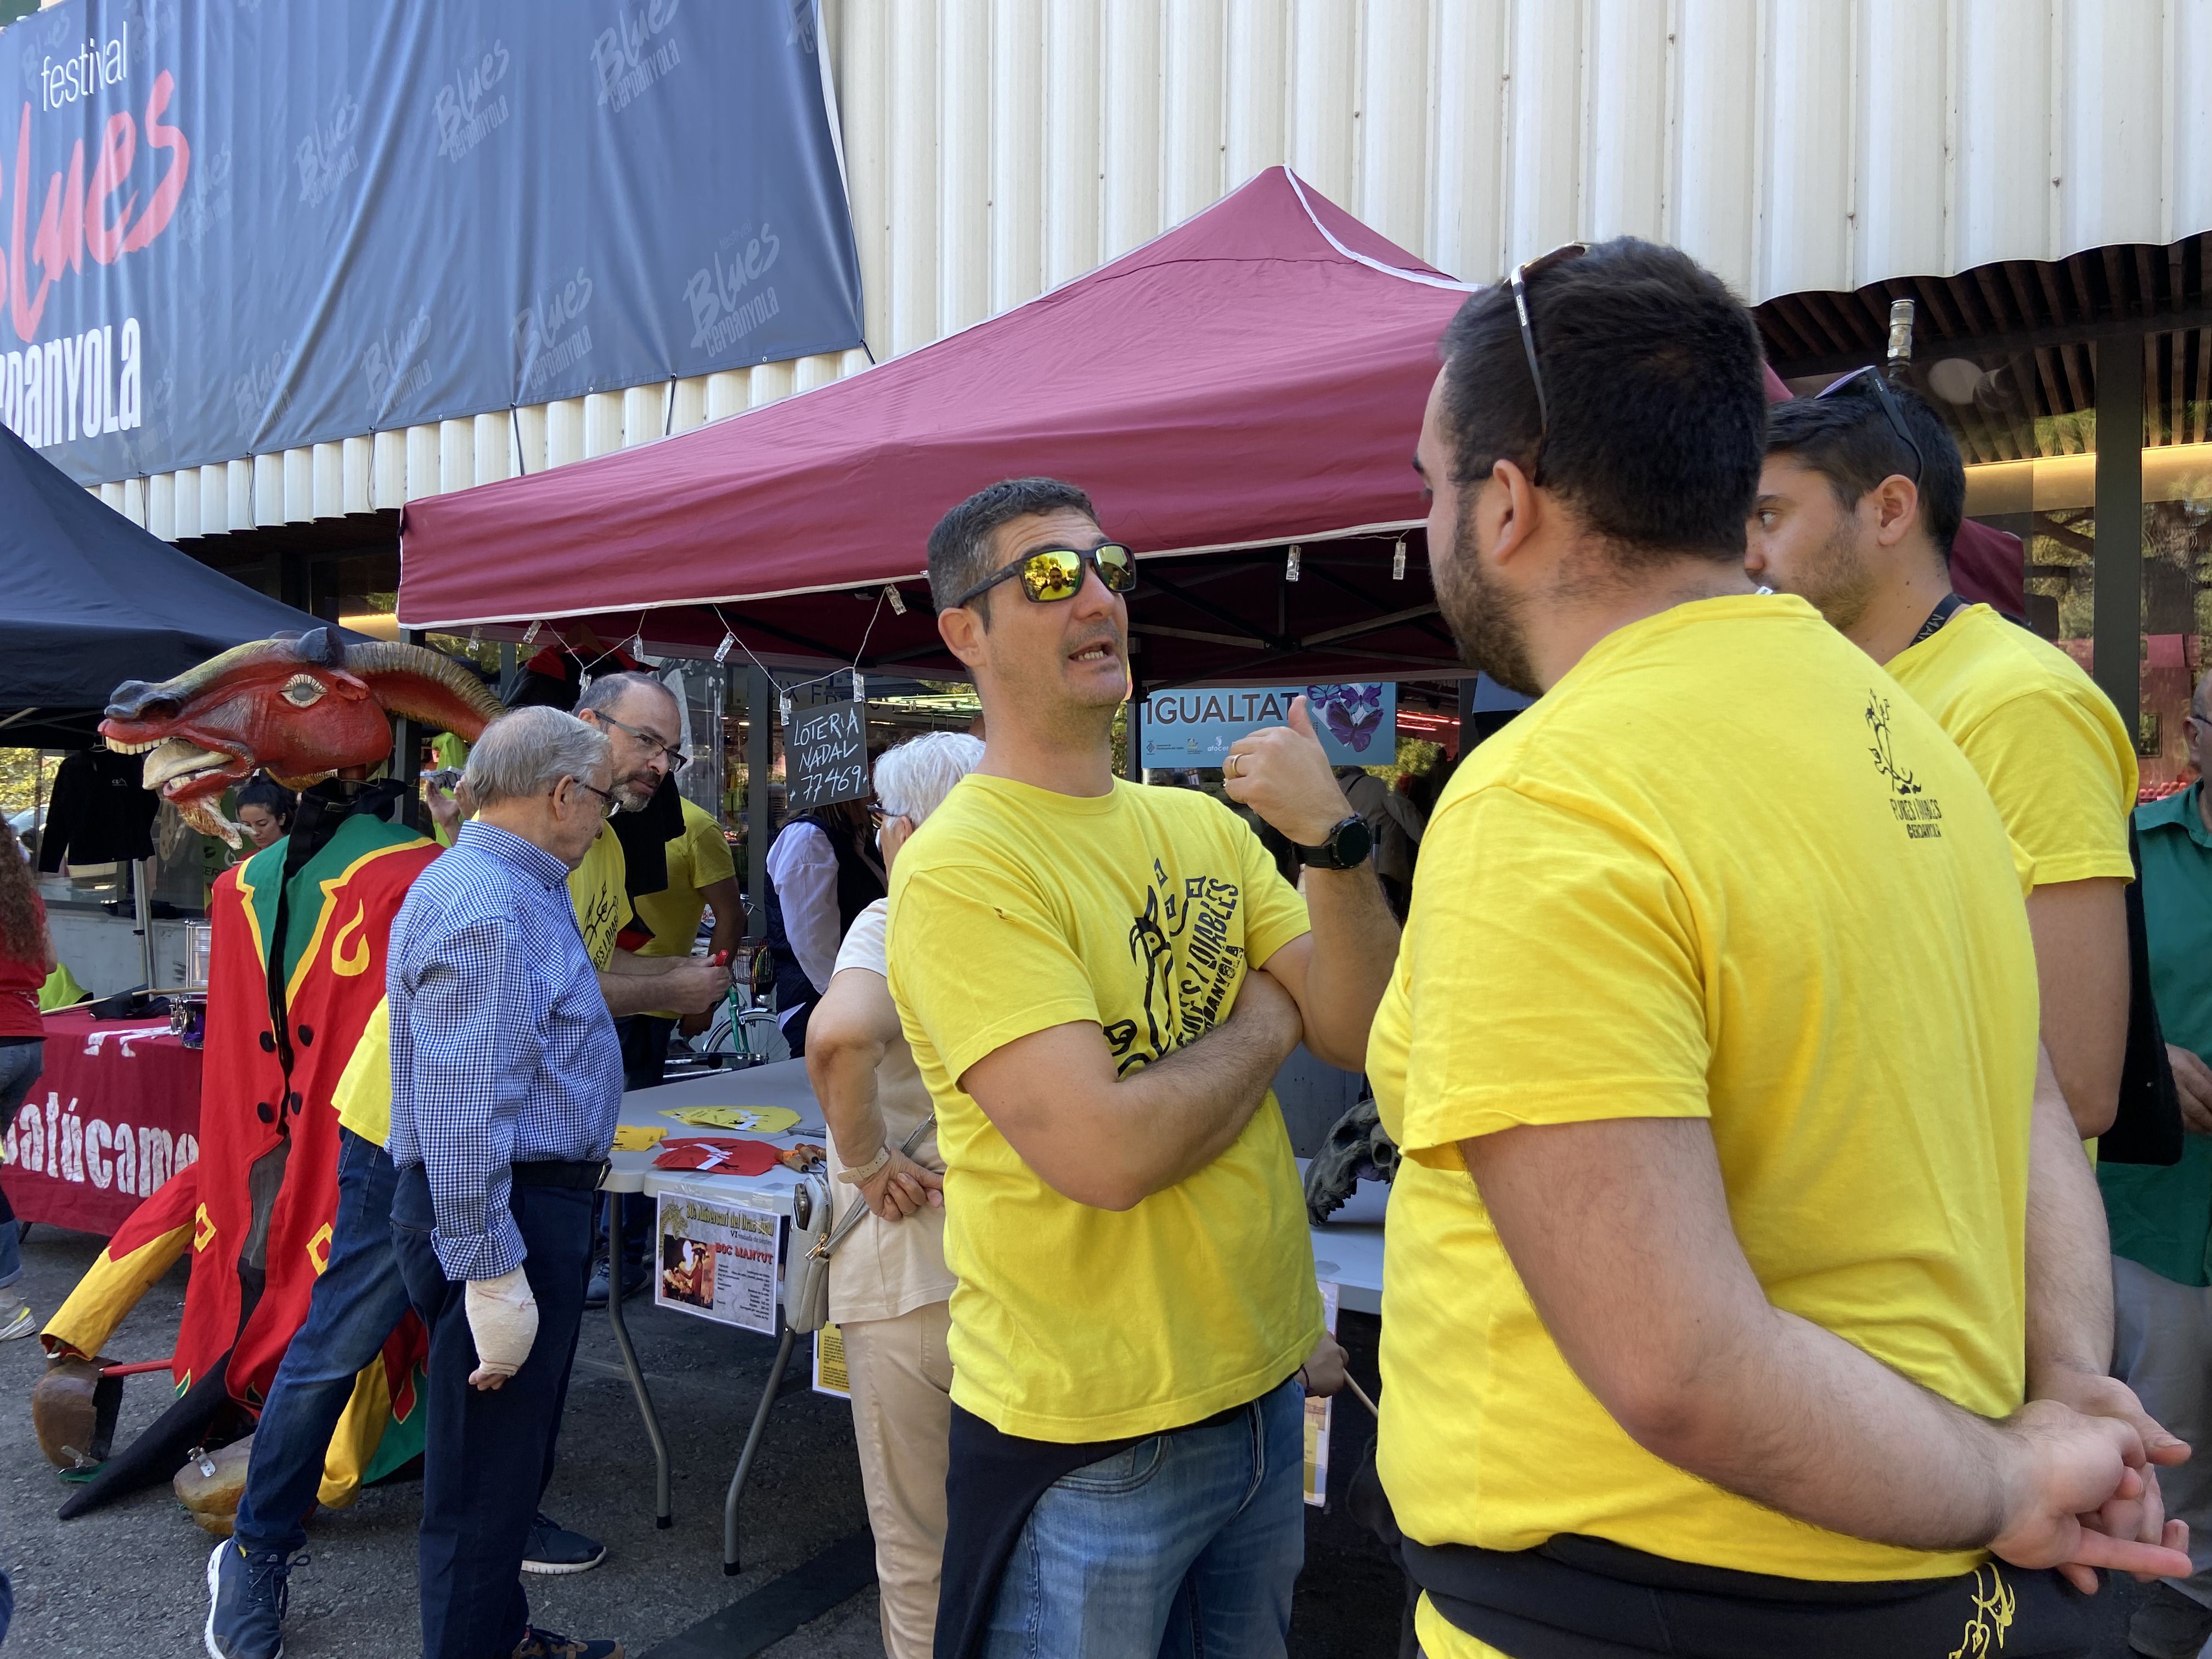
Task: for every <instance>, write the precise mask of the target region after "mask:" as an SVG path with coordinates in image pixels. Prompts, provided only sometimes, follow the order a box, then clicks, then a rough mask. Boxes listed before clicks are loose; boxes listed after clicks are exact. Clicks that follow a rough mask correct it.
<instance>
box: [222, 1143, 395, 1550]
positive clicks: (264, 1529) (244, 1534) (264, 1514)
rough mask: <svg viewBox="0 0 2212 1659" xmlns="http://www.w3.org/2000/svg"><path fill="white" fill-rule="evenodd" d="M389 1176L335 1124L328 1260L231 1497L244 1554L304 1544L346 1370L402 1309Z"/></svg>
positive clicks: (384, 1164) (375, 1149)
mask: <svg viewBox="0 0 2212 1659" xmlns="http://www.w3.org/2000/svg"><path fill="white" fill-rule="evenodd" d="M394 1179H395V1172H394V1170H392V1160H391V1158H389V1157H387V1156H386V1153H385V1151H384V1148H383V1147H381V1146H376V1145H374V1143H373V1142H370V1141H368V1140H364V1139H362V1138H361V1136H359V1135H357V1134H355V1133H353V1132H352V1131H351V1130H349V1129H341V1130H339V1131H338V1212H337V1219H336V1220H335V1221H333V1222H332V1223H331V1254H330V1261H329V1264H328V1265H327V1266H326V1267H325V1268H324V1269H323V1276H322V1277H321V1278H320V1279H317V1280H316V1281H315V1290H314V1295H313V1297H312V1299H310V1300H309V1302H308V1304H307V1318H306V1320H305V1321H303V1322H301V1326H300V1328H299V1329H298V1330H297V1331H295V1333H293V1336H292V1341H291V1344H290V1346H288V1347H287V1348H286V1349H285V1350H284V1359H283V1364H280V1365H278V1366H277V1367H276V1381H275V1382H273V1383H270V1387H269V1401H268V1403H267V1404H266V1405H264V1406H263V1407H262V1408H261V1421H260V1424H259V1425H258V1426H257V1427H256V1428H255V1430H254V1431H253V1457H252V1462H250V1463H248V1464H247V1465H246V1492H245V1495H244V1496H243V1497H241V1498H240V1499H239V1500H238V1534H237V1536H238V1542H239V1547H240V1548H241V1549H243V1550H245V1551H246V1552H247V1553H259V1552H261V1551H264V1550H282V1551H283V1552H284V1553H286V1554H288V1555H289V1554H290V1553H292V1552H293V1551H295V1550H296V1549H298V1548H299V1547H300V1546H301V1545H302V1544H304V1543H306V1542H307V1531H306V1528H304V1527H303V1526H302V1525H301V1522H304V1521H305V1520H306V1519H307V1514H308V1512H309V1511H310V1510H313V1508H314V1507H315V1489H316V1488H317V1487H318V1486H320V1485H321V1484H322V1478H323V1459H324V1454H325V1452H326V1451H327V1450H328V1449H329V1448H330V1443H331V1431H332V1430H334V1429H336V1428H337V1423H338V1419H339V1418H340V1417H341V1416H343V1414H344V1412H345V1407H346V1401H348V1400H349V1399H350V1398H352V1396H353V1388H354V1379H355V1377H356V1376H358V1375H359V1374H360V1372H361V1369H362V1367H363V1366H364V1365H366V1364H368V1363H369V1361H371V1360H372V1359H374V1358H376V1356H377V1354H378V1353H379V1352H380V1351H381V1350H382V1348H383V1346H384V1341H385V1339H386V1337H388V1336H390V1335H391V1334H392V1328H394V1327H395V1326H397V1325H398V1323H399V1321H400V1317H401V1316H403V1315H404V1314H405V1313H406V1311H407V1286H406V1285H405V1283H404V1281H403V1280H402V1279H400V1277H399V1257H398V1255H397V1254H396V1253H395V1252H394V1251H393V1249H392V1183H393V1181H394Z"/></svg>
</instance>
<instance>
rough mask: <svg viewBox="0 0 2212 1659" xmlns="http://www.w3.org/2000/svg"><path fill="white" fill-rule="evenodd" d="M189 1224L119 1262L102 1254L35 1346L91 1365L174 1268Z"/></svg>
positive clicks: (188, 1233)
mask: <svg viewBox="0 0 2212 1659" xmlns="http://www.w3.org/2000/svg"><path fill="white" fill-rule="evenodd" d="M191 1237H192V1230H191V1225H189V1224H187V1225H184V1226H181V1227H173V1228H171V1229H170V1230H169V1231H167V1232H166V1233H161V1234H158V1235H156V1236H155V1237H152V1238H149V1239H148V1240H147V1241H146V1242H145V1243H143V1244H141V1245H140V1246H139V1247H138V1248H137V1249H135V1250H133V1251H131V1254H130V1255H126V1256H125V1257H124V1258H123V1259H122V1260H121V1261H117V1260H115V1259H114V1258H113V1257H112V1256H111V1255H108V1254H107V1252H106V1251H105V1250H102V1251H101V1252H100V1259H99V1260H98V1261H94V1263H93V1264H92V1266H91V1267H90V1268H89V1269H88V1271H87V1272H86V1273H85V1276H84V1277H83V1278H82V1279H79V1280H77V1282H76V1289H75V1290H73V1291H70V1293H69V1299H68V1300H67V1301H65V1302H64V1303H63V1304H62V1305H61V1306H60V1307H59V1308H58V1309H56V1310H54V1316H53V1317H52V1319H50V1320H48V1321H47V1322H46V1328H45V1329H44V1330H42V1331H40V1333H39V1340H40V1343H42V1344H43V1345H44V1346H45V1348H46V1352H48V1353H49V1354H74V1355H75V1356H76V1357H77V1358H80V1359H89V1358H92V1357H93V1356H94V1354H96V1353H98V1352H100V1350H101V1349H102V1348H104V1347H106V1346H107V1339H108V1338H109V1337H110V1336H112V1335H113V1334H115V1328H116V1327H117V1326H118V1325H119V1324H121V1323H122V1322H123V1316H125V1314H127V1313H129V1312H130V1311H131V1309H133V1308H135V1307H137V1305H138V1299H139V1298H140V1297H143V1296H144V1295H145V1294H146V1291H147V1288H148V1287H149V1285H152V1284H153V1282H154V1281H155V1279H159V1278H160V1277H161V1275H162V1274H163V1273H167V1272H168V1271H169V1269H170V1267H173V1266H174V1265H175V1262H176V1260H177V1258H178V1257H179V1256H180V1255H183V1254H184V1253H185V1245H186V1244H187V1243H190V1242H191Z"/></svg>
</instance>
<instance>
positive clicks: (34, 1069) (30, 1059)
mask: <svg viewBox="0 0 2212 1659" xmlns="http://www.w3.org/2000/svg"><path fill="white" fill-rule="evenodd" d="M45 1070H46V1044H45V1043H43V1042H10V1043H7V1044H4V1045H0V1133H6V1131H7V1127H8V1126H9V1124H10V1123H12V1122H14V1121H15V1113H16V1111H17V1109H19V1108H20V1107H21V1105H22V1103H23V1097H24V1096H26V1095H27V1094H29V1093H30V1092H31V1085H33V1083H36V1082H37V1081H38V1080H39V1073H41V1072H43V1071H45ZM22 1231H23V1230H22V1229H21V1227H18V1226H17V1225H15V1211H13V1210H11V1209H9V1207H8V1194H5V1193H0V1291H4V1290H6V1289H7V1288H8V1287H9V1285H13V1284H14V1283H15V1281H16V1280H17V1279H21V1277H22V1276H23V1253H22V1250H21V1247H20V1245H19V1244H18V1243H17V1241H18V1240H19V1239H20V1238H21V1236H22ZM14 1313H15V1310H14V1309H13V1308H0V1320H4V1319H7V1318H9V1317H11V1316H13V1315H14Z"/></svg>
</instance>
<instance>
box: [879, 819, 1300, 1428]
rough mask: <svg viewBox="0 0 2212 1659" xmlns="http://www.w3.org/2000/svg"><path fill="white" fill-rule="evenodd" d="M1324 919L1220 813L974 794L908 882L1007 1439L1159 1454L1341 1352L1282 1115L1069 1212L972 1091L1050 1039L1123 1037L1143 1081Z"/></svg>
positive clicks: (909, 988) (983, 1385)
mask: <svg viewBox="0 0 2212 1659" xmlns="http://www.w3.org/2000/svg"><path fill="white" fill-rule="evenodd" d="M1307 931H1308V923H1307V920H1306V908H1305V902H1304V900H1303V899H1301V898H1300V897H1299V896H1298V895H1297V891H1296V890H1294V889H1293V888H1291V886H1290V885H1289V884H1287V883H1286V882H1285V881H1284V880H1283V878H1282V877H1281V876H1280V875H1279V874H1277V873H1276V871H1275V867H1274V864H1273V860H1270V859H1269V858H1268V856H1267V853H1266V851H1265V850H1264V849H1262V848H1261V845H1260V842H1259V840H1258V838H1257V837H1255V836H1254V835H1253V834H1252V832H1251V831H1250V830H1249V829H1247V828H1246V827H1245V826H1244V824H1243V823H1242V822H1241V821H1240V820H1239V819H1237V817H1235V816H1234V815H1233V814H1231V812H1230V811H1228V809H1227V808H1225V807H1224V806H1223V805H1221V804H1220V803H1219V802H1218V801H1215V800H1212V799H1209V798H1208V797H1206V796H1205V795H1202V794H1200V793H1197V792H1195V791H1194V790H1188V789H1153V788H1147V787H1145V786H1144V785H1142V784H1132V783H1121V782H1117V783H1116V784H1115V786H1114V788H1113V791H1112V793H1109V794H1105V795H1099V796H1090V797H1083V796H1071V795H1061V794H1055V793H1052V792H1051V791H1048V790H1044V789H1038V788H1034V787H1030V786H1029V785H1027V784H1021V783H1015V782H1012V781H1008V780H1006V779H1004V778H992V777H981V776H976V775H970V776H969V777H967V778H965V779H963V780H962V781H961V782H960V784H959V785H958V787H956V788H955V789H954V790H953V791H952V793H951V794H950V795H949V796H947V797H946V798H945V804H944V805H942V806H940V807H939V808H938V809H937V811H934V812H933V813H931V814H930V816H929V819H928V821H927V823H924V824H923V825H922V827H921V829H919V830H918V831H916V832H915V837H914V839H913V840H912V841H910V842H908V843H907V845H906V847H905V848H903V849H902V851H901V852H900V854H899V856H898V861H897V864H896V866H895V867H894V869H893V871H892V872H891V893H890V955H889V966H890V975H889V977H890V987H891V994H892V996H893V997H894V999H895V1000H896V1001H897V1003H898V1007H899V1015H900V1019H901V1022H902V1024H903V1026H904V1028H905V1030H906V1036H907V1041H908V1043H909V1044H911V1045H912V1047H913V1049H914V1055H915V1061H916V1062H917V1063H918V1064H919V1065H920V1066H921V1074H922V1078H923V1080H924V1081H925V1082H927V1085H929V1092H930V1095H931V1097H932V1098H933V1100H934V1101H935V1102H936V1104H937V1142H938V1148H939V1152H941V1154H942V1155H943V1157H944V1159H945V1170H946V1174H945V1260H946V1261H947V1263H948V1264H949V1265H950V1266H951V1268H952V1271H953V1272H954V1273H957V1275H958V1276H959V1284H958V1286H957V1288H956V1289H955V1290H954V1291H953V1292H952V1336H951V1357H952V1370H953V1376H952V1397H953V1399H955V1400H956V1401H958V1402H959V1403H960V1404H961V1406H962V1407H964V1408H965V1409H967V1410H969V1411H971V1412H973V1413H975V1415H977V1416H978V1417H981V1418H982V1419H984V1420H985V1421H986V1422H987V1423H989V1424H991V1425H993V1426H994V1427H995V1428H997V1429H998V1430H999V1431H1000V1432H1001V1433H1004V1434H1009V1435H1018V1436H1020V1437H1024V1438H1025V1439H1031V1440H1051V1441H1059V1442H1063V1443H1064V1442H1069V1441H1085V1440H1111V1439H1117V1438H1120V1437H1123V1436H1127V1435H1144V1434H1153V1433H1158V1432H1159V1431H1163V1430H1166V1429H1173V1428H1179V1427H1182V1425H1185V1424H1188V1423H1194V1422H1197V1421H1198V1420H1199V1419H1201V1418H1206V1417H1210V1416H1212V1414H1213V1413H1215V1412H1218V1411H1222V1410H1225V1409H1226V1408H1227V1407H1231V1406H1236V1405H1241V1404H1243V1402H1244V1401H1248V1400H1252V1399H1255V1398H1256V1397H1258V1396H1259V1395H1261V1394H1263V1393H1265V1392H1266V1391H1267V1389H1272V1388H1273V1387H1274V1386H1275V1385H1276V1384H1278V1383H1281V1382H1283V1381H1284V1380H1285V1378H1286V1377H1288V1376H1291V1373H1293V1372H1294V1371H1296V1370H1297V1368H1298V1366H1299V1365H1300V1364H1303V1363H1304V1360H1305V1358H1306V1356H1307V1355H1308V1354H1309V1353H1310V1352H1312V1350H1313V1346H1314V1344H1315V1343H1316V1341H1318V1340H1320V1337H1321V1332H1322V1318H1321V1298H1320V1294H1319V1292H1318V1291H1317V1290H1316V1286H1315V1284H1314V1267H1313V1249H1312V1245H1311V1243H1310V1240H1309V1237H1308V1235H1307V1231H1306V1215H1305V1201H1304V1194H1303V1193H1302V1192H1301V1190H1300V1188H1299V1184H1298V1176H1297V1165H1296V1164H1295V1163H1293V1162H1292V1160H1291V1143H1290V1138H1289V1135H1288V1133H1286V1132H1285V1129H1284V1127H1283V1118H1282V1114H1281V1112H1280V1111H1279V1109H1277V1107H1276V1104H1275V1102H1274V1098H1273V1096H1272V1095H1271V1096H1269V1097H1268V1098H1267V1100H1266V1101H1264V1102H1262V1103H1261V1107H1260V1109H1259V1110H1258V1111H1257V1112H1255V1114H1254V1115H1253V1117H1252V1121H1250V1123H1249V1124H1248V1125H1246V1127H1245V1129H1244V1132H1243V1134H1241V1135H1239V1136H1238V1137H1237V1140H1236V1141H1235V1143H1234V1144H1233V1145H1231V1146H1230V1148H1229V1150H1228V1151H1226V1152H1224V1153H1222V1154H1221V1156H1220V1157H1218V1158H1216V1159H1214V1161H1213V1162H1212V1163H1211V1164H1207V1165H1206V1168H1204V1169H1203V1170H1200V1171H1198V1173H1197V1174H1195V1175H1194V1176H1189V1177H1188V1179H1186V1180H1183V1181H1181V1182H1177V1183H1176V1185H1174V1186H1172V1187H1170V1188H1165V1189H1164V1190H1163V1191H1160V1192H1157V1193H1154V1194H1152V1196H1151V1197H1149V1198H1147V1199H1146V1200H1144V1201H1143V1202H1141V1203H1139V1204H1138V1205H1137V1206H1135V1207H1134V1208H1133V1209H1131V1210H1128V1211H1127V1212H1121V1213H1116V1212H1112V1211H1109V1210H1101V1209H1094V1208H1092V1207H1091V1206H1088V1205H1084V1204H1078V1203H1076V1202H1074V1201H1073V1200H1070V1199H1067V1198H1063V1197H1062V1196H1061V1195H1060V1194H1059V1193H1057V1192H1055V1191H1054V1190H1053V1188H1050V1187H1048V1185H1046V1184H1045V1182H1043V1181H1042V1179H1041V1178H1039V1177H1038V1176H1037V1175H1036V1173H1035V1172H1034V1171H1032V1170H1030V1167H1029V1165H1028V1164H1025V1163H1024V1162H1023V1161H1022V1159H1021V1158H1020V1157H1019V1155H1018V1154H1017V1153H1016V1152H1014V1150H1013V1149H1012V1147H1011V1146H1008V1145H1007V1144H1006V1137H1005V1136H1003V1135H1001V1134H1000V1133H999V1132H998V1130H997V1129H995V1128H994V1127H992V1125H991V1121H990V1120H989V1119H988V1118H987V1117H986V1116H985V1115H983V1112H982V1111H981V1109H980V1108H979V1107H977V1105H976V1104H975V1101H974V1100H973V1099H972V1098H971V1097H969V1096H968V1095H967V1094H965V1093H963V1091H961V1089H960V1087H959V1079H961V1078H963V1077H964V1076H965V1075H966V1074H967V1072H968V1069H969V1067H970V1066H973V1065H975V1062H976V1061H977V1060H981V1059H982V1058H984V1056H986V1055H987V1054H992V1053H994V1052H995V1051H996V1050H998V1049H1000V1048H1004V1047H1005V1046H1006V1044H1007V1043H1009V1042H1014V1041H1015V1040H1017V1039H1018V1038H1020V1037H1024V1036H1028V1035H1029V1034H1030V1033H1031V1032H1033V1031H1042V1030H1047V1029H1048V1028H1049V1027H1052V1026H1054V1025H1065V1024H1071V1023H1074V1022H1079V1021H1092V1022H1095V1023H1097V1024H1098V1025H1100V1026H1101V1027H1103V1030H1104V1031H1105V1035H1106V1039H1107V1042H1108V1043H1109V1045H1110V1047H1111V1048H1112V1049H1113V1052H1114V1054H1115V1056H1116V1065H1117V1067H1118V1069H1119V1070H1120V1071H1121V1073H1125V1074H1126V1073H1128V1072H1130V1071H1133V1070H1134V1069H1135V1068H1136V1067H1138V1066H1142V1065H1145V1064H1146V1063H1148V1062H1150V1061H1152V1060H1157V1059H1158V1058H1159V1057H1160V1056H1162V1055H1163V1054H1169V1053H1171V1052H1173V1051H1174V1050H1175V1049H1176V1048H1182V1047H1183V1046H1184V1045H1186V1044H1188V1043H1190V1042H1194V1041H1196V1040H1197V1039H1198V1038H1200V1037H1201V1036H1204V1035H1205V1033H1206V1031H1208V1030H1211V1029H1212V1027H1213V1025H1214V1024H1216V1023H1217V1022H1218V1021H1219V1020H1220V1019H1221V1018H1224V1017H1225V1016H1226V1015H1227V1013H1228V1012H1229V1010H1230V1008H1231V1005H1232V1004H1233V1003H1234V1002H1235V1000H1236V995H1237V987H1238V986H1239V985H1240V984H1241V983H1242V982H1243V977H1244V971H1245V968H1246V965H1247V964H1248V963H1251V964H1255V965H1264V964H1265V963H1266V962H1267V958H1268V957H1271V956H1273V954H1274V953H1275V952H1276V951H1279V949H1281V948H1282V947H1283V946H1284V945H1287V944H1289V943H1290V942H1291V940H1292V939H1297V938H1298V937H1299V936H1300V935H1302V934H1304V933H1306V932H1307Z"/></svg>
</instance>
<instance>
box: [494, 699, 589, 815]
mask: <svg viewBox="0 0 2212 1659" xmlns="http://www.w3.org/2000/svg"><path fill="white" fill-rule="evenodd" d="M612 763H613V751H612V750H611V748H610V747H609V745H608V743H607V734H606V733H605V732H602V731H600V730H599V729H598V728H597V727H596V726H587V725H586V724H585V723H584V722H583V721H582V720H578V719H577V718H576V717H575V716H574V714H562V712H561V711H560V710H559V709H557V708H544V707H543V706H539V707H533V708H518V709H515V710H514V711H513V713H511V714H501V716H500V717H499V718H498V719H497V720H494V721H493V722H492V723H491V724H490V725H489V726H486V727H484V730H483V736H482V737H481V738H477V743H476V747H475V748H473V749H471V750H470V751H469V769H468V772H467V774H466V775H465V777H464V778H463V780H462V781H463V782H465V783H466V784H467V785H468V788H469V795H470V798H471V799H472V800H473V801H474V802H475V803H476V805H477V808H478V809H479V810H481V809H482V808H484V807H487V806H495V805H498V804H499V803H500V802H501V801H503V800H523V799H529V798H530V797H532V796H534V795H542V794H544V793H546V792H547V791H548V790H550V789H551V788H552V787H554V786H555V785H556V784H558V783H559V782H560V781H561V780H562V779H563V778H574V779H576V780H578V781H580V782H584V783H589V782H590V781H592V778H593V777H594V776H596V775H598V774H599V772H600V771H601V770H603V769H605V768H607V767H609V766H611V765H612Z"/></svg>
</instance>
